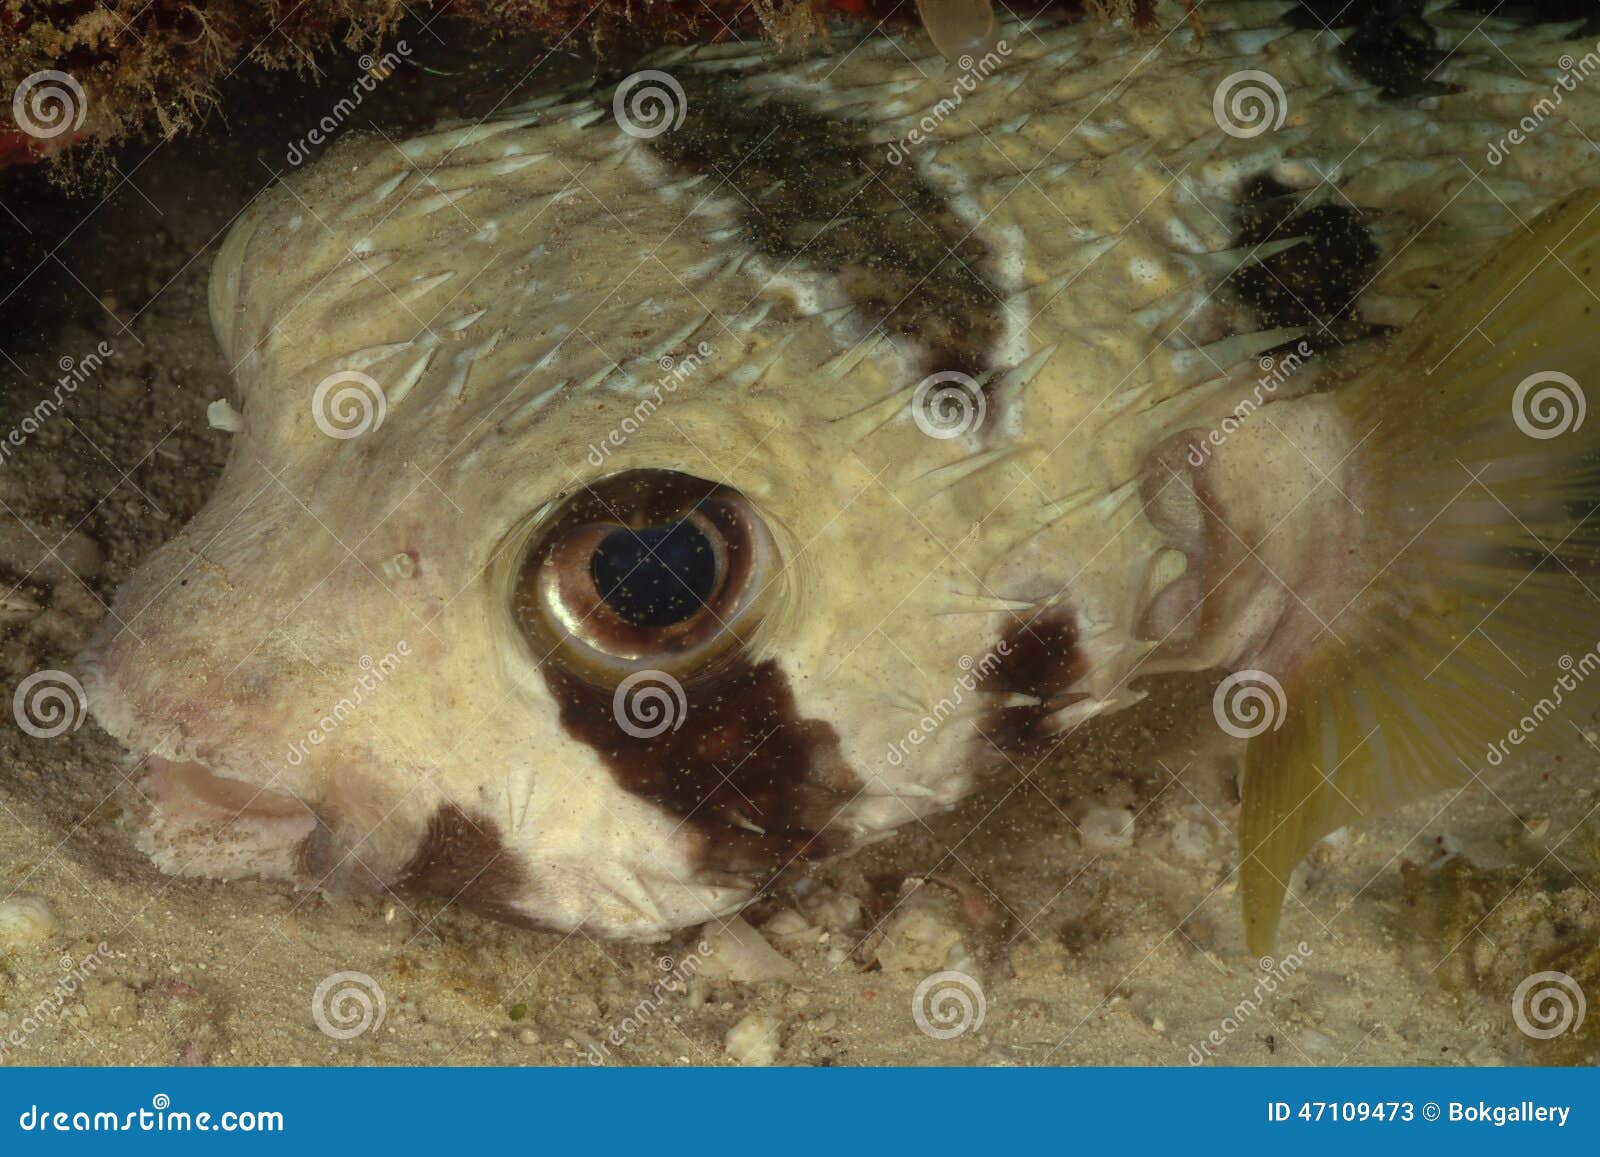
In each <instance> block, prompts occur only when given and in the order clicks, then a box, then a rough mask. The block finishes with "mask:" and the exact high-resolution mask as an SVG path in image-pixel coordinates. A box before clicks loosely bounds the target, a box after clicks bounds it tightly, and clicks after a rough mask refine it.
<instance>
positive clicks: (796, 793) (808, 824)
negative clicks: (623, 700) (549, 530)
mask: <svg viewBox="0 0 1600 1157" xmlns="http://www.w3.org/2000/svg"><path fill="white" fill-rule="evenodd" d="M544 673H545V678H546V679H547V680H548V682H549V686H550V690H551V692H552V694H554V695H555V697H556V701H557V702H558V703H559V704H560V707H561V722H562V724H563V726H565V728H566V729H567V731H568V732H569V733H570V734H571V735H572V736H573V737H575V738H577V739H579V740H581V741H582V742H584V743H585V744H587V745H588V746H589V747H591V748H593V750H594V751H595V753H596V754H597V755H599V757H600V758H601V759H602V760H603V761H604V762H605V764H606V766H607V767H608V768H609V769H610V770H611V773H612V774H613V776H615V778H616V781H617V783H618V784H619V785H620V786H621V787H622V788H624V789H625V790H626V791H628V792H630V793H631V794H633V795H636V796H639V797H641V798H643V799H647V800H649V801H651V802H652V803H655V804H657V805H659V806H661V807H663V808H665V809H666V810H667V811H668V812H670V813H671V814H672V815H675V816H678V817H680V818H681V819H682V821H683V823H684V824H685V825H686V826H687V827H688V829H689V830H690V832H691V833H692V834H693V836H694V837H695V839H696V840H697V842H698V844H699V849H698V853H697V860H698V866H699V867H701V868H702V870H703V871H704V872H705V873H706V874H707V877H708V879H710V881H711V882H713V883H715V882H719V881H718V880H717V877H718V876H719V874H722V873H726V874H727V875H728V877H729V879H728V880H727V881H726V882H727V883H729V884H735V885H745V884H748V883H750V880H749V878H748V877H751V876H754V877H757V878H758V879H759V880H761V881H763V882H765V881H766V880H768V879H770V877H771V876H773V875H774V874H775V873H777V872H779V871H781V870H782V869H783V868H785V867H787V866H788V865H790V864H791V863H793V862H796V861H800V860H805V859H809V858H814V857H817V856H821V855H827V854H830V853H832V852H836V851H838V850H839V849H840V848H841V847H842V846H843V844H844V843H846V842H847V841H846V840H845V839H844V838H843V836H842V835H841V836H834V835H831V834H829V833H828V832H827V831H826V829H827V827H828V826H829V824H830V823H831V822H832V821H833V819H834V817H835V816H836V815H837V814H838V811H839V809H840V808H841V807H843V806H844V804H846V803H847V802H849V800H850V799H851V798H852V797H853V796H854V795H855V793H856V792H857V791H858V790H860V786H861V784H860V780H859V779H858V778H857V777H856V775H855V774H854V773H853V772H852V771H850V769H849V768H848V767H846V766H845V763H844V759H843V756H842V755H841V754H840V748H839V736H838V734H837V733H836V732H835V731H834V729H833V728H832V727H831V726H829V725H828V724H827V723H825V722H822V721H820V720H815V719H803V718H801V717H800V712H799V708H798V706H797V705H796V703H795V699H794V695H793V693H792V692H791V691H790V690H789V682H788V678H787V677H786V676H785V675H784V673H783V672H782V671H781V670H780V669H779V667H778V665H777V663H775V662H773V661H770V660H769V661H767V662H764V663H757V664H751V663H748V662H745V661H741V662H739V663H736V664H734V665H733V666H732V667H731V668H729V669H727V670H724V671H721V672H719V673H718V674H716V675H713V676H711V677H708V678H706V679H703V680H700V681H697V682H691V683H686V684H685V685H684V696H685V699H686V702H687V708H686V709H685V710H683V711H682V712H681V713H678V712H674V714H675V715H677V717H678V718H679V723H678V726H677V727H676V729H668V730H665V731H663V732H662V733H661V734H659V735H655V736H651V737H648V738H641V737H638V736H634V735H631V734H629V733H628V732H627V731H625V730H623V728H622V725H621V724H620V723H618V722H617V720H616V719H615V718H614V716H613V714H612V708H613V691H612V689H611V688H608V687H603V686H595V685H592V684H590V683H586V682H584V681H583V680H581V679H578V678H576V677H575V676H572V675H569V674H567V673H566V672H564V671H562V670H561V669H560V668H559V667H558V666H557V665H556V664H554V663H546V664H545V665H544ZM755 829H759V830H755Z"/></svg>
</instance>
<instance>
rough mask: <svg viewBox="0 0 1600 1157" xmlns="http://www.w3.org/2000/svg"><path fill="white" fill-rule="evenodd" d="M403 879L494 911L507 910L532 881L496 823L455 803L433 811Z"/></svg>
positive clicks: (428, 889)
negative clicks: (509, 848) (508, 851)
mask: <svg viewBox="0 0 1600 1157" xmlns="http://www.w3.org/2000/svg"><path fill="white" fill-rule="evenodd" d="M401 878H402V879H404V880H405V881H406V883H407V884H409V885H410V886H412V887H414V888H417V889H418V890H419V891H423V892H427V893H429V894H430V895H434V896H439V897H442V898H443V899H446V900H450V901H458V902H460V903H463V904H466V905H469V906H471V907H474V908H481V909H486V910H488V911H491V912H502V911H505V910H506V909H507V906H508V905H509V904H510V903H511V901H513V900H515V899H516V898H517V896H519V895H521V894H522V893H523V892H525V891H526V890H527V885H528V874H527V871H526V870H525V869H524V867H523V865H522V863H521V861H520V860H519V859H517V858H516V857H515V856H512V855H510V854H508V853H507V852H506V849H505V841H504V840H503V839H502V838H501V836H500V828H499V827H498V826H497V825H496V824H495V822H494V821H493V820H491V819H489V818H488V817H487V816H484V815H472V816H469V815H467V813H466V812H464V811H462V810H461V809H460V808H458V807H456V806H455V805H454V804H446V805H445V806H443V807H441V808H440V809H439V810H438V811H436V812H434V814H433V818H432V819H430V820H429V821H428V833H427V835H425V836H424V837H423V840H422V844H421V846H419V847H418V848H417V852H416V855H414V856H413V857H412V858H411V862H410V863H408V864H407V865H406V866H405V869H404V870H403V871H402V873H401Z"/></svg>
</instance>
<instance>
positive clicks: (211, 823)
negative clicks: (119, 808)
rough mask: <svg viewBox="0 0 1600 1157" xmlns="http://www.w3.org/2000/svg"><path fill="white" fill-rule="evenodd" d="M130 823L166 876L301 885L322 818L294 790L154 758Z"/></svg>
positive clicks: (131, 804) (134, 799) (138, 788)
mask: <svg viewBox="0 0 1600 1157" xmlns="http://www.w3.org/2000/svg"><path fill="white" fill-rule="evenodd" d="M142 762H143V766H144V774H143V775H142V776H141V777H140V778H139V779H138V780H137V781H136V782H135V783H134V784H133V785H132V786H131V789H130V792H129V795H128V800H127V807H126V810H125V812H124V822H126V823H127V824H128V825H129V826H130V827H131V828H132V829H133V830H134V832H135V843H136V844H137V845H138V847H139V849H140V850H141V851H143V852H144V853H145V854H146V855H148V856H149V857H150V859H151V860H152V861H153V862H154V863H155V865H156V866H157V867H158V868H160V869H161V870H162V871H163V872H166V873H168V874H170V875H174V876H204V877H208V878H211V879H222V880H232V879H249V878H260V879H281V880H297V879H299V878H300V877H301V875H302V868H303V850H304V849H305V847H306V846H307V843H308V841H309V840H310V838H311V836H312V835H313V833H314V832H315V831H316V829H317V822H318V821H317V817H316V814H315V813H314V812H313V811H312V810H311V809H310V808H309V807H307V806H306V804H305V803H304V802H302V801H301V800H300V799H299V798H298V797H296V796H294V795H291V794H289V793H288V792H283V791H276V790H274V789H272V788H266V787H259V786H257V785H256V784H253V783H249V782H247V781H245V780H242V779H232V778H229V777H228V776H225V775H219V774H217V773H216V772H214V771H212V770H211V769H210V768H209V767H207V766H206V765H205V764H202V763H196V762H193V761H189V760H172V759H166V758H163V757H162V756H159V755H147V756H145V757H144V759H143V761H142Z"/></svg>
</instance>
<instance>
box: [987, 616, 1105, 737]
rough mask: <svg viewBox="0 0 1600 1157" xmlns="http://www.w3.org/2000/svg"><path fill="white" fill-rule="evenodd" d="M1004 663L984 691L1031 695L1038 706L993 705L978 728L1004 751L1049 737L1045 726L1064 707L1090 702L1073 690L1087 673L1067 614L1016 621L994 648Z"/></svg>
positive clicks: (1034, 704) (1073, 625)
mask: <svg viewBox="0 0 1600 1157" xmlns="http://www.w3.org/2000/svg"><path fill="white" fill-rule="evenodd" d="M995 653H996V654H998V655H1000V656H1001V659H1000V664H999V666H998V667H996V668H994V670H993V671H991V672H990V673H989V674H988V675H986V676H985V677H984V679H983V682H982V683H981V684H980V686H981V688H982V690H984V691H988V692H991V693H994V694H1002V695H1003V694H1011V695H1028V696H1032V697H1033V698H1035V699H1037V700H1038V702H1037V703H1031V704H1027V705H1023V706H1016V707H1006V706H995V707H992V708H990V709H989V711H988V712H987V714H986V716H985V718H984V720H983V722H982V723H981V724H980V726H981V728H982V730H983V733H984V734H985V735H986V736H988V737H989V739H990V741H991V742H993V743H994V744H995V745H996V746H998V747H1001V748H1014V747H1027V746H1029V745H1032V744H1035V743H1038V742H1040V741H1041V740H1043V739H1045V738H1046V737H1047V735H1048V732H1047V731H1046V723H1047V721H1048V720H1049V718H1050V716H1051V715H1053V714H1055V713H1056V712H1057V711H1060V710H1061V709H1062V708H1063V707H1066V706H1069V705H1071V704H1073V703H1076V702H1078V701H1079V700H1080V699H1087V698H1088V695H1087V693H1085V692H1081V691H1080V692H1074V691H1072V690H1071V687H1072V686H1073V684H1075V683H1077V681H1078V680H1079V679H1081V678H1083V676H1084V674H1085V673H1086V672H1087V670H1088V665H1087V664H1086V663H1085V662H1084V658H1083V653H1082V652H1081V651H1080V650H1079V649H1078V628H1077V626H1076V624H1075V623H1074V622H1073V620H1072V616H1071V615H1070V614H1068V613H1066V612H1060V613H1054V614H1049V615H1040V616H1039V617H1037V618H1033V619H1025V618H1022V617H1020V616H1019V617H1017V618H1015V619H1013V621H1012V625H1011V627H1010V628H1009V629H1008V630H1007V631H1006V633H1005V635H1004V636H1002V637H1001V640H1000V644H999V645H998V646H997V647H996V651H995Z"/></svg>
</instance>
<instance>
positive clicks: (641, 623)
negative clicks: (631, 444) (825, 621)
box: [512, 470, 777, 682]
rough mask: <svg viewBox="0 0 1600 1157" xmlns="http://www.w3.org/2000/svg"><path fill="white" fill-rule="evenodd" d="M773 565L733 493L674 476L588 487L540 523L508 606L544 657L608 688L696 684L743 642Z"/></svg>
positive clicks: (753, 517) (625, 478)
mask: <svg viewBox="0 0 1600 1157" xmlns="http://www.w3.org/2000/svg"><path fill="white" fill-rule="evenodd" d="M776 561H777V552H776V548H775V546H774V544H773V541H772V537H771V535H770V534H769V533H768V531H767V527H766V524H765V523H764V522H763V521H762V519H761V517H760V515H758V514H757V513H756V512H755V511H754V510H753V509H752V508H751V506H750V504H749V503H748V502H747V501H746V500H745V498H744V496H743V495H741V494H740V493H739V492H738V491H737V490H734V489H733V488H731V487H728V486H724V485H721V484H720V483H715V482H708V481H707V480H705V479H703V478H696V477H694V476H693V475H689V474H680V473H678V472H676V471H672V470H630V471H627V472H625V473H621V474H614V475H612V476H610V477H608V478H603V479H600V480H598V481H596V482H592V483H590V484H588V485H587V486H585V487H583V488H582V489H581V490H578V491H576V492H575V493H573V494H571V495H568V496H566V497H565V498H564V499H563V500H561V501H560V502H558V503H557V504H556V505H555V506H553V507H552V508H551V509H550V510H549V511H548V512H547V513H546V514H544V515H543V516H542V517H541V518H539V519H538V520H537V521H536V523H535V525H534V527H533V530H532V532H531V534H530V535H529V538H528V543H527V546H526V547H525V548H524V553H523V556H522V560H521V563H520V565H519V566H518V568H517V572H516V580H515V586H514V591H513V596H512V610H513V614H514V616H515V618H516V621H517V625H518V627H519V628H520V629H521V630H522V632H523V634H524V636H526V638H527V639H528V641H529V643H530V644H532V646H533V647H534V649H535V653H536V654H537V655H539V656H540V657H541V659H543V658H545V657H548V658H549V659H551V660H553V661H556V662H559V663H560V664H561V665H562V666H563V667H565V668H567V669H569V670H571V671H572V672H573V673H574V674H577V675H579V676H580V677H585V678H588V679H590V680H592V681H596V682H602V681H609V680H614V679H615V678H616V676H617V675H619V674H623V673H626V672H629V671H634V670H642V669H647V668H654V669H664V670H667V671H670V672H672V673H674V674H676V675H678V676H680V677H690V676H695V675H699V674H702V673H704V672H706V671H709V670H712V669H715V667H716V666H717V661H718V660H719V659H721V658H723V657H725V656H727V655H729V654H731V653H733V652H734V651H735V650H736V649H737V648H738V647H740V646H741V645H743V644H747V643H748V642H749V640H750V638H751V635H752V633H753V631H754V629H755V626H756V625H757V623H758V622H759V620H760V612H761V610H762V608H763V605H764V604H765V602H766V601H767V600H766V597H765V594H764V592H765V591H766V589H767V587H768V586H770V585H771V584H770V582H769V579H770V577H771V575H772V574H773V570H774V566H775V564H776Z"/></svg>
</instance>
